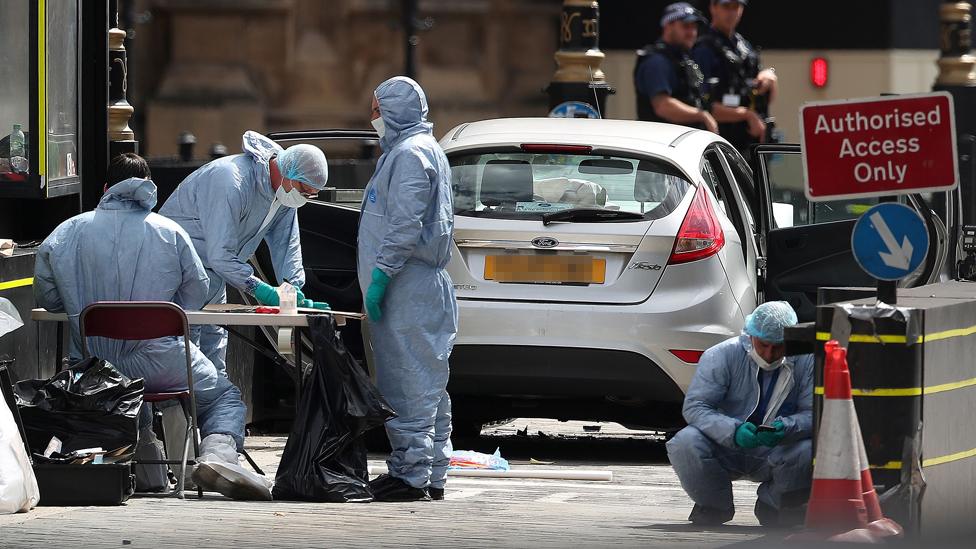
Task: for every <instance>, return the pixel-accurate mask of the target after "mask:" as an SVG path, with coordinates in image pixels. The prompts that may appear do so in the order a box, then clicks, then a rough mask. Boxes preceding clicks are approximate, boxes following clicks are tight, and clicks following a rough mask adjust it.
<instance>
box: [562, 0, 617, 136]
mask: <svg viewBox="0 0 976 549" xmlns="http://www.w3.org/2000/svg"><path fill="white" fill-rule="evenodd" d="M599 39H600V3H599V2H597V1H596V0H563V10H562V15H561V20H560V24H559V49H558V50H557V51H556V56H555V57H556V65H557V68H556V73H555V74H553V76H552V82H550V83H549V87H548V88H546V91H547V92H548V93H549V111H550V112H549V115H550V116H562V117H568V118H596V117H598V116H601V117H602V113H603V112H604V111H605V110H606V100H607V95H608V94H610V93H613V90H612V89H611V88H610V84H608V83H607V79H606V76H605V75H604V74H603V70H602V69H601V68H600V65H601V64H603V59H604V58H605V57H606V56H605V55H604V54H603V52H602V51H600V42H599Z"/></svg>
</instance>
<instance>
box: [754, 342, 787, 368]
mask: <svg viewBox="0 0 976 549" xmlns="http://www.w3.org/2000/svg"><path fill="white" fill-rule="evenodd" d="M749 358H751V359H752V361H753V362H755V363H756V366H759V367H760V368H762V369H763V370H766V371H767V372H771V371H773V370H775V369H776V368H779V367H780V366H782V365H783V359H782V358H781V359H779V360H777V361H776V362H766V359H765V358H763V357H761V356H759V353H757V352H756V349H755V347H753V348H752V349H749Z"/></svg>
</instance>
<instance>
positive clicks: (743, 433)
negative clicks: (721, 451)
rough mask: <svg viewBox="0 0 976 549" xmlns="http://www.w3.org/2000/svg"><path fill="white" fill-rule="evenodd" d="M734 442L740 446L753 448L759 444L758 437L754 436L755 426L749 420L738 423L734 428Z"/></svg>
mask: <svg viewBox="0 0 976 549" xmlns="http://www.w3.org/2000/svg"><path fill="white" fill-rule="evenodd" d="M735 444H736V446H738V447H740V448H755V447H757V446H759V438H758V437H757V436H756V426H755V425H753V424H752V423H750V422H748V421H747V422H745V423H743V424H742V425H739V428H738V429H736V430H735Z"/></svg>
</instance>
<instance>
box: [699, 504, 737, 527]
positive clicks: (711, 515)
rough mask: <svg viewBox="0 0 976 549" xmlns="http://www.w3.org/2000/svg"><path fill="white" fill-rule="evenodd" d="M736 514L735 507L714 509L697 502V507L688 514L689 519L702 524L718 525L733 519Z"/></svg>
mask: <svg viewBox="0 0 976 549" xmlns="http://www.w3.org/2000/svg"><path fill="white" fill-rule="evenodd" d="M734 516H735V508H732V509H713V508H712V507H704V506H701V505H698V504H697V503H696V504H695V508H694V509H692V510H691V514H690V515H688V520H690V521H691V522H692V523H694V524H698V525H700V526H718V525H719V524H725V523H726V522H728V521H730V520H732V517H734Z"/></svg>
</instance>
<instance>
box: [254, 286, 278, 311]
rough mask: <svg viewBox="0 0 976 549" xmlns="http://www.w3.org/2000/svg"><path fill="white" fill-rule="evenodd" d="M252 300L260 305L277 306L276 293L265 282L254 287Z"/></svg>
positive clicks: (272, 287)
mask: <svg viewBox="0 0 976 549" xmlns="http://www.w3.org/2000/svg"><path fill="white" fill-rule="evenodd" d="M254 298H255V299H257V300H258V303H260V304H261V305H271V306H273V307H277V306H278V291H277V290H275V288H274V286H272V285H271V284H268V283H267V282H258V284H257V286H255V287H254Z"/></svg>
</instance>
